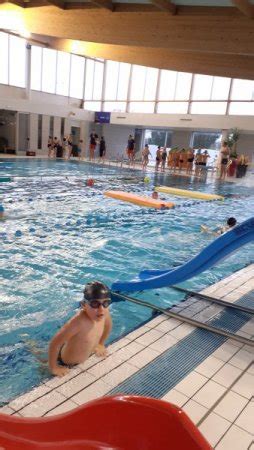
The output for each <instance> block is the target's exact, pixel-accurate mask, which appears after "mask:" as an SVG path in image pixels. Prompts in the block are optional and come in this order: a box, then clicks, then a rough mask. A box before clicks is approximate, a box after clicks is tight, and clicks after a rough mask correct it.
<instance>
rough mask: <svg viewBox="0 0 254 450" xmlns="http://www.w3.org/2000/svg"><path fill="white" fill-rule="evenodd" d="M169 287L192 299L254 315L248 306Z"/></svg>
mask: <svg viewBox="0 0 254 450" xmlns="http://www.w3.org/2000/svg"><path fill="white" fill-rule="evenodd" d="M169 287H170V288H172V289H175V290H176V291H179V292H184V293H185V294H189V295H190V296H191V297H194V296H195V297H198V298H200V299H203V300H205V301H207V302H212V303H216V304H218V305H221V306H225V307H226V308H232V309H237V310H238V311H242V312H245V313H248V314H254V309H252V308H248V307H247V306H241V305H236V304H235V303H229V302H225V301H224V300H221V299H219V298H214V297H210V296H208V295H205V294H201V293H200V292H195V291H189V290H188V289H184V288H181V287H178V286H169Z"/></svg>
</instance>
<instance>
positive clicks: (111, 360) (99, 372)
mask: <svg viewBox="0 0 254 450" xmlns="http://www.w3.org/2000/svg"><path fill="white" fill-rule="evenodd" d="M123 362H124V360H123V358H122V357H121V355H118V352H117V353H114V354H113V355H110V356H108V357H107V358H106V359H104V360H103V361H101V362H100V363H99V364H96V366H93V367H91V368H90V369H88V370H87V373H90V374H91V375H93V376H94V377H95V378H100V377H102V376H103V375H105V374H106V373H108V372H110V371H111V370H113V369H114V368H115V367H117V366H119V365H120V364H122V363H123Z"/></svg>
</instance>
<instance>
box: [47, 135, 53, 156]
mask: <svg viewBox="0 0 254 450" xmlns="http://www.w3.org/2000/svg"><path fill="white" fill-rule="evenodd" d="M52 150H53V139H52V136H49V137H48V157H49V158H51V155H52Z"/></svg>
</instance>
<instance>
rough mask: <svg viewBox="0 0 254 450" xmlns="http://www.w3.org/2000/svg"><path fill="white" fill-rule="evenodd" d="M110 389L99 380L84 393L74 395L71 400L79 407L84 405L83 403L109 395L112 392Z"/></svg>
mask: <svg viewBox="0 0 254 450" xmlns="http://www.w3.org/2000/svg"><path fill="white" fill-rule="evenodd" d="M110 389H111V387H110V386H109V385H108V384H106V383H104V382H103V381H101V380H98V381H96V382H95V383H93V384H92V385H91V386H88V387H87V388H85V389H84V390H83V391H82V392H79V393H78V394H76V395H74V397H72V399H71V400H72V401H73V402H75V403H77V404H78V405H82V404H83V403H86V402H89V401H90V400H93V399H95V398H98V397H102V396H104V395H105V394H107V392H109V391H110Z"/></svg>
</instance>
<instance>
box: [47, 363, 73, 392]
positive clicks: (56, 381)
mask: <svg viewBox="0 0 254 450" xmlns="http://www.w3.org/2000/svg"><path fill="white" fill-rule="evenodd" d="M79 373H81V370H80V368H75V369H74V368H73V369H71V370H70V372H69V373H68V374H67V375H65V376H64V377H52V378H50V380H48V381H46V383H45V384H46V386H48V387H50V388H51V389H54V388H56V387H58V386H61V384H64V383H66V382H67V381H69V380H71V379H72V378H74V377H75V376H76V375H77V374H79Z"/></svg>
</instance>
